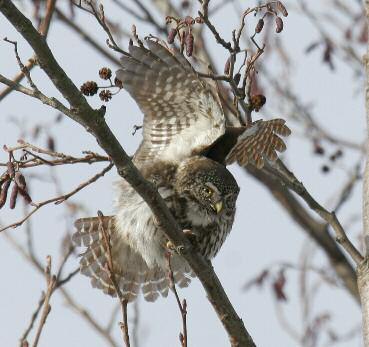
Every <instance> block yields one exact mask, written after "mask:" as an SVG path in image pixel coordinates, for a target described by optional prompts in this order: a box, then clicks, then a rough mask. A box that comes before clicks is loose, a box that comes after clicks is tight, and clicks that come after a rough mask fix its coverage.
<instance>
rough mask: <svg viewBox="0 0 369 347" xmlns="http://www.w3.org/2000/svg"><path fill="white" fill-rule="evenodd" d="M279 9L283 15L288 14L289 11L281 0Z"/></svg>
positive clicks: (278, 3) (278, 2) (278, 4)
mask: <svg viewBox="0 0 369 347" xmlns="http://www.w3.org/2000/svg"><path fill="white" fill-rule="evenodd" d="M277 9H278V10H279V11H280V12H281V13H282V15H283V17H287V16H288V12H287V9H286V7H285V6H284V5H283V4H282V2H281V1H277Z"/></svg>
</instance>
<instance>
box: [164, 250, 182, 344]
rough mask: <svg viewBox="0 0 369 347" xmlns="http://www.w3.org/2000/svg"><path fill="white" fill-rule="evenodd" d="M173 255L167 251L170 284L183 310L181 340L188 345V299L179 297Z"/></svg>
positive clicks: (179, 306) (180, 309) (180, 308)
mask: <svg viewBox="0 0 369 347" xmlns="http://www.w3.org/2000/svg"><path fill="white" fill-rule="evenodd" d="M171 257H172V255H171V253H170V252H167V253H166V259H167V264H168V277H169V284H170V288H171V289H172V291H173V293H174V296H175V297H176V301H177V305H178V308H179V311H180V312H181V317H182V332H181V333H180V334H179V341H180V342H181V346H182V347H187V301H186V299H183V301H182V303H181V299H180V298H179V295H178V292H177V288H176V284H175V281H174V274H173V270H172V265H171V261H170V260H171Z"/></svg>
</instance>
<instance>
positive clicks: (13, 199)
mask: <svg viewBox="0 0 369 347" xmlns="http://www.w3.org/2000/svg"><path fill="white" fill-rule="evenodd" d="M18 190H19V188H18V185H17V184H13V189H12V192H11V194H10V202H9V207H10V209H11V210H13V209H14V208H15V205H16V203H17V197H18Z"/></svg>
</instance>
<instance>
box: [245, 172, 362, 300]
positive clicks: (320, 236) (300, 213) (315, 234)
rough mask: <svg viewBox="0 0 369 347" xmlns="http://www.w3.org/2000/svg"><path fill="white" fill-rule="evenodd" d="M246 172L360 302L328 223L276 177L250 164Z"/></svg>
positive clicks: (353, 274) (354, 280) (352, 275)
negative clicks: (261, 186)
mask: <svg viewBox="0 0 369 347" xmlns="http://www.w3.org/2000/svg"><path fill="white" fill-rule="evenodd" d="M247 172H248V173H249V174H251V175H252V176H253V177H254V178H255V179H257V180H258V181H259V182H261V183H263V184H264V185H265V186H266V187H267V188H268V189H269V191H270V193H271V194H272V195H273V196H274V198H275V199H276V200H278V201H279V202H280V204H281V205H282V206H283V207H284V210H285V211H286V212H287V213H288V214H289V215H290V217H291V218H292V219H293V220H294V221H295V222H296V223H297V224H298V225H300V226H301V227H302V229H303V230H305V231H306V232H307V234H308V235H309V236H310V237H311V238H313V239H314V241H315V242H316V243H317V244H318V245H319V246H320V247H321V249H322V250H323V251H324V253H325V254H326V255H327V257H328V259H329V261H330V263H331V265H332V267H333V269H334V270H335V271H336V274H337V275H338V276H339V277H340V278H341V280H342V282H343V284H344V285H345V287H346V288H347V290H348V291H349V293H350V294H351V295H352V296H353V298H354V299H355V300H356V301H357V302H358V303H359V304H360V297H359V292H358V287H357V278H356V272H355V269H354V268H353V266H352V265H351V263H350V262H349V261H348V259H347V258H346V256H345V255H344V253H343V252H342V251H341V249H340V248H339V247H338V245H337V243H336V241H335V240H334V239H333V237H332V236H331V235H330V234H329V232H328V224H327V223H320V222H318V221H317V220H316V219H315V218H313V217H312V216H311V215H310V213H308V211H307V210H306V208H305V207H304V206H302V205H301V203H300V202H299V201H298V200H297V199H296V197H295V196H294V195H293V194H292V193H291V191H289V190H288V189H287V188H286V187H285V186H284V185H282V184H281V183H280V181H279V180H278V179H277V178H274V177H272V176H271V175H269V174H267V173H266V172H265V171H261V170H257V169H256V168H254V167H252V166H249V167H248V168H247Z"/></svg>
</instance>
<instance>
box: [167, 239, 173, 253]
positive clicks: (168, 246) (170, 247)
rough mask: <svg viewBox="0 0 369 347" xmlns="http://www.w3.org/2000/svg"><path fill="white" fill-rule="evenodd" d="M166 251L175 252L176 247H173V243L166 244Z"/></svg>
mask: <svg viewBox="0 0 369 347" xmlns="http://www.w3.org/2000/svg"><path fill="white" fill-rule="evenodd" d="M165 247H166V249H167V250H168V251H169V252H170V251H175V250H176V247H175V246H174V245H173V243H172V241H169V240H168V241H167V243H166V244H165Z"/></svg>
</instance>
